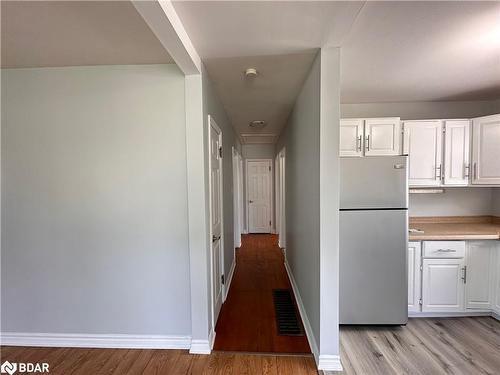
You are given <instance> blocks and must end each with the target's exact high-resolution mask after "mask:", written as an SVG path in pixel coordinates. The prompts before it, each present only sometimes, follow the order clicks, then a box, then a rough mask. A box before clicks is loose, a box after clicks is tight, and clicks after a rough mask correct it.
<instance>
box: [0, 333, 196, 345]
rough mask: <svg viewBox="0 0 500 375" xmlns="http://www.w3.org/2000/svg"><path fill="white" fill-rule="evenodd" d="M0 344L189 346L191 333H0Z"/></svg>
mask: <svg viewBox="0 0 500 375" xmlns="http://www.w3.org/2000/svg"><path fill="white" fill-rule="evenodd" d="M0 343H1V345H7V346H40V347H64V348H66V347H67V348H128V349H189V348H190V347H191V337H190V336H171V335H168V336H163V335H102V334H66V333H19V332H2V333H1V335H0Z"/></svg>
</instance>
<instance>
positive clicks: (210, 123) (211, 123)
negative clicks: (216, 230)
mask: <svg viewBox="0 0 500 375" xmlns="http://www.w3.org/2000/svg"><path fill="white" fill-rule="evenodd" d="M211 127H213V128H214V129H215V130H217V132H219V139H220V141H221V142H220V145H221V147H222V139H223V138H222V130H221V129H220V127H219V126H218V125H217V123H216V122H215V120H214V119H213V117H212V116H210V115H208V145H209V147H208V170H209V173H208V189H209V190H208V191H209V195H208V196H209V197H211V196H212V177H211V171H212V160H211V159H212V158H211V155H210V145H211V142H210V141H211V131H210V128H211ZM218 160H219V168H220V177H219V184H220V187H221V188H220V195H219V201H220V213H221V224H220V225H221V233H220V236H221V237H220V246H221V259H220V263H221V264H220V267H221V273H222V274H223V275H225V270H224V200H223V196H224V194H223V192H224V185H223V182H224V177H223V173H224V170H223V158H219V159H218ZM208 207H209V237H208V238H209V243H210V290H211V292H210V295H211V301H210V305H211V309H212V327H213V329H214V330H215V325H216V323H217V319H216V318H215V296H214V295H213V293H212V291H213V290H214V284H215V277H214V269H213V257H214V255H213V252H212V251H213V246H212V236H213V233H212V201H211V199H210V198H209V205H208ZM224 295H226V290H225V285H224V284H222V296H223V297H222V303H224Z"/></svg>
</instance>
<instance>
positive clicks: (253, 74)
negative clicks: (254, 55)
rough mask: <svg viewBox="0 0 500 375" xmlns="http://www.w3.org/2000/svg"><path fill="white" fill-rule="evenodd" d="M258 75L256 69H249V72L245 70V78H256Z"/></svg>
mask: <svg viewBox="0 0 500 375" xmlns="http://www.w3.org/2000/svg"><path fill="white" fill-rule="evenodd" d="M257 74H259V73H258V72H257V69H255V68H248V69H247V70H245V77H247V78H255V77H257Z"/></svg>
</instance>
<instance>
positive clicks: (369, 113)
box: [340, 100, 500, 120]
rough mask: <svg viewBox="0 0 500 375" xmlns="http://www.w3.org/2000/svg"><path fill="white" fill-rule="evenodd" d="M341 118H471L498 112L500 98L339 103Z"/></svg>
mask: <svg viewBox="0 0 500 375" xmlns="http://www.w3.org/2000/svg"><path fill="white" fill-rule="evenodd" d="M340 112H341V116H342V118H353V117H391V116H398V117H401V118H402V119H403V120H419V119H439V118H471V117H479V116H486V115H492V114H496V113H500V100H484V101H453V102H398V103H359V104H341V105H340Z"/></svg>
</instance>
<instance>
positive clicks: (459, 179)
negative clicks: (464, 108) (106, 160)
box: [443, 120, 470, 186]
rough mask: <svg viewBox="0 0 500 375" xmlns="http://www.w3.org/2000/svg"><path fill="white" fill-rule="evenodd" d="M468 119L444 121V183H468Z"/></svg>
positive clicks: (455, 184)
mask: <svg viewBox="0 0 500 375" xmlns="http://www.w3.org/2000/svg"><path fill="white" fill-rule="evenodd" d="M469 134H470V121H469V120H445V122H444V170H443V177H444V180H443V182H444V184H445V185H454V186H457V185H468V184H469V174H470V165H469V160H470V159H469V149H470V136H469Z"/></svg>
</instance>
